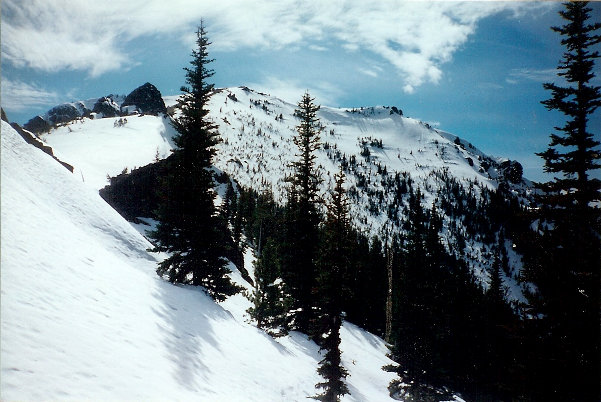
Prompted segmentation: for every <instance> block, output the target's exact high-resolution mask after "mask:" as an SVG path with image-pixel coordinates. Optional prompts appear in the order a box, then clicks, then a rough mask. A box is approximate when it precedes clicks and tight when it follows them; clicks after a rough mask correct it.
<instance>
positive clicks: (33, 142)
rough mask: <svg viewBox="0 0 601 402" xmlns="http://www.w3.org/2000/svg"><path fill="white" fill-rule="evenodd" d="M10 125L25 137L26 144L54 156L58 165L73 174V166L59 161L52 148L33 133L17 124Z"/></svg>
mask: <svg viewBox="0 0 601 402" xmlns="http://www.w3.org/2000/svg"><path fill="white" fill-rule="evenodd" d="M10 125H11V126H12V128H14V129H15V131H16V132H17V133H19V135H20V136H21V137H23V139H24V140H25V142H27V143H28V144H30V145H33V146H34V147H36V148H38V149H39V150H41V151H42V152H45V153H47V154H48V155H50V156H52V158H53V159H54V160H55V161H57V162H58V163H60V164H61V165H63V166H64V167H65V168H67V169H68V170H69V171H70V172H71V173H73V166H71V165H69V164H68V163H67V162H63V161H61V160H60V159H58V158H57V157H56V156H54V152H53V151H52V147H50V146H48V145H46V144H44V143H43V142H42V141H40V140H39V139H37V138H36V137H35V135H33V133H31V132H30V131H28V130H24V129H23V128H22V127H21V126H19V125H18V124H17V123H10Z"/></svg>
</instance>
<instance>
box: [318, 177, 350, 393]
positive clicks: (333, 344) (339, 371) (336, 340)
mask: <svg viewBox="0 0 601 402" xmlns="http://www.w3.org/2000/svg"><path fill="white" fill-rule="evenodd" d="M335 179H336V185H335V187H334V192H333V194H332V201H331V203H330V204H329V205H328V212H327V218H326V221H325V223H324V233H323V240H322V247H321V253H320V264H319V276H318V278H317V285H318V299H319V302H318V306H319V314H320V317H319V320H318V321H319V331H318V332H319V333H320V334H322V341H321V350H325V352H326V353H325V356H324V358H323V359H322V360H321V362H320V363H319V365H320V367H319V369H318V370H317V371H318V373H319V374H320V375H321V376H322V377H323V378H324V380H325V381H324V382H322V383H319V384H317V385H316V387H318V388H323V389H324V392H323V393H322V394H321V395H319V396H318V397H317V399H319V400H322V401H328V402H336V401H338V400H339V399H338V398H339V397H340V396H341V395H344V394H348V388H347V386H346V384H345V383H344V378H346V376H347V371H346V370H345V369H344V367H343V366H342V364H341V359H340V353H341V352H340V326H341V325H342V305H343V302H344V299H345V298H346V294H347V291H346V290H345V289H344V288H343V286H344V284H345V283H346V281H345V277H346V273H347V269H348V266H349V255H350V247H351V242H350V238H349V234H350V223H349V217H348V200H347V198H346V194H345V190H344V173H343V172H342V169H341V170H340V172H339V173H338V174H337V175H336V176H335Z"/></svg>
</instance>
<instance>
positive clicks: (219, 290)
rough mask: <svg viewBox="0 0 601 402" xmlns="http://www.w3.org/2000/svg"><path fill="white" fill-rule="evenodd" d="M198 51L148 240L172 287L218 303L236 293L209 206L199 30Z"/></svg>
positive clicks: (203, 47) (201, 35) (209, 145)
mask: <svg viewBox="0 0 601 402" xmlns="http://www.w3.org/2000/svg"><path fill="white" fill-rule="evenodd" d="M196 43H197V46H198V49H197V50H194V51H193V52H192V56H193V60H192V62H191V64H192V68H186V69H185V70H186V83H187V84H188V85H189V87H182V91H183V92H184V93H183V95H182V96H181V98H180V104H179V106H180V108H181V112H182V113H181V116H180V117H179V119H177V120H175V121H174V122H173V126H174V127H175V129H176V130H177V135H176V136H175V138H174V140H175V143H176V145H177V148H176V149H175V150H174V152H173V155H172V157H171V158H169V160H168V162H167V166H166V171H167V174H166V176H165V177H164V178H163V179H162V181H161V184H160V190H159V198H160V200H159V208H158V211H157V218H158V220H159V224H158V226H157V229H156V231H154V232H153V233H152V234H151V237H152V239H153V240H154V244H155V247H154V248H153V249H152V251H154V252H166V253H169V257H167V258H166V259H165V260H164V261H162V262H161V263H159V267H158V269H157V273H158V274H159V275H160V276H162V277H163V276H166V277H167V278H168V279H169V281H170V282H172V283H186V284H191V285H196V286H203V287H204V288H205V289H206V291H207V292H208V294H209V295H210V296H211V297H213V298H214V299H215V300H218V301H222V300H224V299H225V298H226V297H227V296H230V295H233V294H235V293H237V292H238V291H239V290H240V289H239V287H238V286H236V285H234V284H233V283H232V282H231V281H230V279H229V278H228V277H227V273H228V272H229V270H228V269H227V267H226V266H225V264H226V260H225V258H224V255H225V254H226V251H225V249H224V244H225V243H226V242H225V238H224V234H225V233H227V231H228V230H227V226H226V225H225V224H224V222H223V220H220V219H219V218H218V216H217V211H216V210H215V206H214V199H215V194H214V192H213V174H212V172H211V170H210V168H211V164H212V158H213V156H214V154H215V148H214V146H215V145H216V144H217V142H218V138H219V134H218V132H217V131H216V128H215V125H214V124H213V123H212V122H211V121H210V120H209V119H208V117H207V115H208V108H207V106H208V105H207V103H208V100H209V97H210V95H211V90H212V88H213V85H212V84H208V83H207V81H206V80H207V79H208V78H209V77H211V76H212V75H213V72H212V70H209V69H207V67H206V64H208V63H210V62H211V61H212V60H210V59H208V57H207V55H208V53H207V47H208V45H209V44H210V42H209V41H208V39H207V36H206V33H205V31H204V27H203V26H202V23H201V26H200V27H199V28H198V31H197V42H196Z"/></svg>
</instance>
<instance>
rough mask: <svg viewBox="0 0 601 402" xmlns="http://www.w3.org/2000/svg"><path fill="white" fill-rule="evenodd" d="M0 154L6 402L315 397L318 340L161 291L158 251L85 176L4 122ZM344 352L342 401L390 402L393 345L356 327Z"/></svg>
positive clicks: (238, 301) (241, 301) (232, 304)
mask: <svg viewBox="0 0 601 402" xmlns="http://www.w3.org/2000/svg"><path fill="white" fill-rule="evenodd" d="M107 121H108V120H107ZM140 122H142V120H140ZM99 124H103V123H99ZM153 124H154V123H153ZM161 141H162V140H161ZM1 145H2V151H1V152H2V154H1V157H2V169H1V180H2V181H1V225H2V232H1V264H2V270H1V280H2V282H1V293H2V304H1V329H2V338H1V349H0V350H1V363H0V368H1V376H0V378H1V380H0V393H1V397H2V399H3V400H7V401H12V400H20V401H38V400H210V401H301V400H303V401H304V400H306V398H307V396H311V395H315V393H316V390H315V387H314V385H315V384H316V383H317V382H318V381H320V379H319V377H318V375H317V373H316V368H317V362H318V360H319V359H320V357H319V354H318V350H317V346H316V345H315V344H314V343H312V342H309V341H307V340H306V338H305V337H304V336H303V335H302V334H299V333H292V334H291V335H290V336H288V337H285V338H282V339H279V340H277V341H276V340H273V339H272V338H270V337H269V336H267V335H266V334H265V333H263V332H262V331H260V330H258V329H257V328H256V327H254V326H253V325H251V324H249V323H247V322H246V317H245V316H244V311H245V310H246V308H247V307H248V306H249V302H248V300H246V299H245V298H244V296H242V295H237V296H235V297H233V298H231V299H229V300H228V301H226V302H225V303H223V304H221V305H218V304H215V303H214V302H213V301H212V300H211V299H210V298H209V297H208V296H206V295H205V294H204V293H203V292H202V291H201V289H200V288H194V287H183V286H174V285H171V284H169V283H167V282H165V281H163V280H162V279H160V278H159V277H158V276H157V275H156V273H155V267H156V263H157V258H159V257H157V256H156V255H152V254H149V253H148V252H147V251H146V249H147V248H148V247H149V246H150V244H149V243H148V242H147V241H146V239H145V238H144V237H143V236H142V235H141V234H140V233H139V232H138V231H137V230H135V229H134V228H133V227H132V226H131V225H130V224H129V223H127V222H126V221H125V220H124V219H123V218H122V217H121V216H120V215H119V214H118V213H117V212H115V211H114V210H113V209H111V208H110V207H109V206H108V205H107V204H106V203H105V202H104V201H103V200H102V199H101V198H100V196H99V195H98V194H97V191H96V189H94V186H89V185H84V184H82V180H81V177H79V175H78V172H77V171H76V172H75V174H70V173H69V172H68V171H67V170H66V169H64V168H63V167H62V166H60V165H59V164H58V163H57V162H56V161H54V160H53V159H52V158H51V157H50V156H48V155H46V154H44V153H43V152H41V151H39V150H38V149H36V148H34V147H32V146H30V145H28V144H26V143H25V142H24V141H23V140H22V138H21V137H20V136H19V135H18V134H17V133H16V132H15V131H14V130H13V128H12V127H10V125H8V124H7V123H5V122H4V121H3V122H2V141H1ZM63 150H64V148H63ZM67 161H69V160H67ZM88 184H89V183H88ZM247 258H248V259H251V258H252V256H250V255H247ZM232 269H234V270H235V268H234V267H233V266H232ZM232 276H233V278H234V279H236V280H237V282H238V283H241V284H242V280H241V279H240V277H239V273H238V272H233V273H232ZM246 286H247V287H248V285H246ZM342 350H343V356H342V357H343V364H344V365H345V367H346V368H347V369H348V370H349V373H350V376H349V378H348V383H349V389H350V391H351V395H348V396H346V397H345V398H344V400H345V401H384V400H390V398H389V396H388V392H387V388H386V387H387V384H388V383H389V381H390V380H391V379H392V378H393V375H392V374H390V373H386V372H384V371H382V370H381V367H382V366H383V365H385V364H388V363H390V360H388V359H387V358H386V357H385V353H386V351H387V350H386V347H385V345H384V342H383V341H382V340H381V339H379V338H377V337H376V336H373V335H371V334H369V333H366V332H365V331H363V330H361V329H359V328H357V327H356V326H353V325H351V324H348V323H345V325H344V327H343V329H342Z"/></svg>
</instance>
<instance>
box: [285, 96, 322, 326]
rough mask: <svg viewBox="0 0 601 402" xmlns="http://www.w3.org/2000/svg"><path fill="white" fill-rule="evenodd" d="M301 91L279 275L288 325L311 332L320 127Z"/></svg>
mask: <svg viewBox="0 0 601 402" xmlns="http://www.w3.org/2000/svg"><path fill="white" fill-rule="evenodd" d="M313 101H314V98H312V97H311V96H310V95H309V93H305V94H304V95H303V97H302V99H301V101H300V102H299V103H298V109H296V111H295V115H296V116H297V117H298V118H299V120H300V123H299V125H298V126H297V127H296V131H297V135H296V136H295V137H294V143H295V145H296V146H297V148H298V154H297V155H296V156H297V158H298V159H297V160H296V161H295V162H294V163H293V164H292V167H293V168H294V174H293V176H292V177H290V178H289V181H290V184H291V186H290V189H289V194H288V202H287V206H286V215H285V224H284V227H285V235H284V246H283V247H282V252H283V254H282V257H283V258H282V278H283V279H284V282H285V284H286V287H287V292H288V293H289V294H290V295H291V298H292V303H293V304H292V311H291V314H290V326H291V328H292V329H297V330H300V331H302V332H305V333H310V332H311V327H312V325H313V324H312V321H314V319H315V311H314V297H313V296H314V295H313V290H314V286H315V280H316V263H317V251H318V242H319V240H318V239H319V230H318V226H319V223H320V221H321V216H320V213H319V209H318V203H319V202H320V199H319V184H320V183H321V181H322V180H321V177H320V175H319V172H318V170H317V167H316V165H315V160H316V158H317V156H316V155H315V151H317V149H318V148H319V147H320V137H319V133H320V131H321V126H320V124H319V119H318V117H317V111H318V110H319V106H317V105H315V104H314V103H313Z"/></svg>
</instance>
